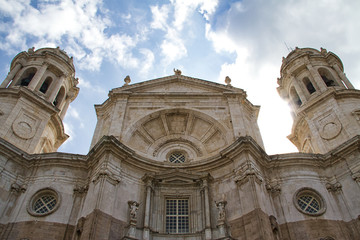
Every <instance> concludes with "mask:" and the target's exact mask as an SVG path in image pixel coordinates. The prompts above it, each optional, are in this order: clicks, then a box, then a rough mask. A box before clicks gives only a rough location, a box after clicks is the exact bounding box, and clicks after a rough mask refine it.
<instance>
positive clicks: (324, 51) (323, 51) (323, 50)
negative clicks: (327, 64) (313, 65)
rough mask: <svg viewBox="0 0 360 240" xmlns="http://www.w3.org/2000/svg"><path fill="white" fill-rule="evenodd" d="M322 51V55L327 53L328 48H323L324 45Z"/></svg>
mask: <svg viewBox="0 0 360 240" xmlns="http://www.w3.org/2000/svg"><path fill="white" fill-rule="evenodd" d="M320 52H321V54H322V55H325V54H327V50H326V49H325V48H322V47H321V48H320Z"/></svg>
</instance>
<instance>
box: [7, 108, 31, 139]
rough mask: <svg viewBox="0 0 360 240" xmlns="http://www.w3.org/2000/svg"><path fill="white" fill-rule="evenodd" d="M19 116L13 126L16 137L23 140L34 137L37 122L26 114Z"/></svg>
mask: <svg viewBox="0 0 360 240" xmlns="http://www.w3.org/2000/svg"><path fill="white" fill-rule="evenodd" d="M19 115H20V116H18V118H16V120H15V121H14V122H13V124H12V130H13V131H14V133H15V135H16V136H18V137H20V138H23V139H30V138H32V137H34V135H35V130H36V129H35V124H36V120H35V119H34V118H32V117H31V116H29V115H28V114H26V113H24V112H22V113H20V114H19Z"/></svg>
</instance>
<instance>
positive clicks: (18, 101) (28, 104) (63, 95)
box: [0, 48, 79, 153]
mask: <svg viewBox="0 0 360 240" xmlns="http://www.w3.org/2000/svg"><path fill="white" fill-rule="evenodd" d="M74 76H75V68H74V65H73V61H72V58H70V57H69V56H68V55H67V54H66V53H65V52H64V51H62V50H60V49H59V48H42V49H38V50H36V51H34V48H30V49H29V50H28V52H21V53H19V54H18V55H17V56H16V57H15V58H14V59H13V60H12V62H11V66H10V72H9V73H8V75H7V77H6V78H5V80H4V81H3V82H2V84H1V85H0V137H1V138H3V139H5V140H6V141H8V142H9V143H11V144H13V145H15V146H16V147H18V148H20V149H22V150H24V151H26V152H27V153H42V152H54V151H56V150H57V149H58V148H59V147H60V145H61V144H62V143H63V142H64V141H65V140H66V139H67V138H68V137H69V136H68V135H66V134H65V132H64V126H63V123H62V120H63V118H64V116H65V114H66V111H67V109H68V107H69V104H70V102H72V101H73V100H74V99H75V98H76V96H77V94H78V92H79V88H77V87H76V85H77V83H78V81H77V79H75V78H74Z"/></svg>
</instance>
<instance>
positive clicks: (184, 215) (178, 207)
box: [166, 199, 189, 233]
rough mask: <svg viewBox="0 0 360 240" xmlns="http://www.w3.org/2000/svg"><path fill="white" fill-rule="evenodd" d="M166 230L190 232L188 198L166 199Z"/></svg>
mask: <svg viewBox="0 0 360 240" xmlns="http://www.w3.org/2000/svg"><path fill="white" fill-rule="evenodd" d="M166 232H167V233H188V232H189V200H188V199H166Z"/></svg>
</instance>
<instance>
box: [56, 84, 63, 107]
mask: <svg viewBox="0 0 360 240" xmlns="http://www.w3.org/2000/svg"><path fill="white" fill-rule="evenodd" d="M64 96H65V89H64V87H61V88H60V90H59V92H58V94H57V95H56V98H55V100H54V102H53V104H54V106H56V107H59V106H60V104H61V102H62V101H63V99H64Z"/></svg>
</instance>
